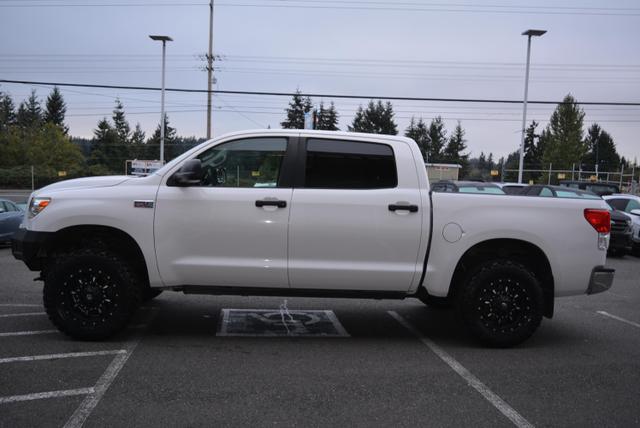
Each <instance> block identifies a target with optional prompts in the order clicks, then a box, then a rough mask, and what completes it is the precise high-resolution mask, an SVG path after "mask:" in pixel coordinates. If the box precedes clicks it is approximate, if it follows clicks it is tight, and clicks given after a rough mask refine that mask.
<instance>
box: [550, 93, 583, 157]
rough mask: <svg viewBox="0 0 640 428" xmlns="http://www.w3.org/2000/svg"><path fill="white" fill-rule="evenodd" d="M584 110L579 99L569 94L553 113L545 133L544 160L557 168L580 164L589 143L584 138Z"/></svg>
mask: <svg viewBox="0 0 640 428" xmlns="http://www.w3.org/2000/svg"><path fill="white" fill-rule="evenodd" d="M583 121H584V111H583V110H582V109H581V108H580V106H579V105H578V103H577V101H576V100H575V99H574V98H573V97H572V96H571V94H569V95H567V96H566V97H565V98H564V100H563V101H562V104H559V105H558V107H556V109H555V111H554V112H553V114H552V115H551V120H550V122H549V125H547V129H546V131H547V134H546V135H545V142H544V153H543V155H542V160H543V162H544V164H545V165H548V164H549V163H551V164H552V166H553V168H555V169H570V168H571V166H572V164H573V163H576V164H579V163H580V162H581V161H582V160H583V159H584V157H585V155H586V154H587V145H586V143H585V141H584V140H583V139H582V134H583V131H582V124H583Z"/></svg>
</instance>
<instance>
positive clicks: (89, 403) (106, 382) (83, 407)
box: [64, 310, 157, 428]
mask: <svg viewBox="0 0 640 428" xmlns="http://www.w3.org/2000/svg"><path fill="white" fill-rule="evenodd" d="M156 314H157V310H152V312H151V315H150V316H149V317H148V319H147V321H146V323H145V325H149V324H151V322H152V321H153V318H154V317H155V315H156ZM140 339H141V336H138V337H137V338H136V339H135V340H134V341H133V342H131V344H130V345H129V346H128V347H127V349H126V351H125V352H124V353H122V354H118V355H116V357H115V358H114V359H113V361H112V362H111V364H109V367H107V369H106V370H105V371H104V373H103V374H102V376H100V379H98V382H97V383H96V384H95V386H94V391H93V392H91V393H90V394H89V395H87V396H86V397H85V399H84V400H82V403H80V406H78V408H77V409H76V411H75V412H73V415H71V417H70V418H69V420H68V421H67V423H66V424H65V425H64V427H65V428H79V427H82V425H84V423H85V422H86V420H87V418H88V417H89V415H91V412H93V409H95V408H96V406H97V405H98V403H99V402H100V400H101V399H102V397H103V396H104V394H105V393H106V392H107V389H109V387H110V386H111V383H112V382H113V381H114V379H115V378H116V376H118V373H120V370H122V367H124V365H125V364H126V362H127V360H128V359H129V357H130V356H131V355H132V354H133V351H135V349H136V347H137V346H138V344H139V343H140Z"/></svg>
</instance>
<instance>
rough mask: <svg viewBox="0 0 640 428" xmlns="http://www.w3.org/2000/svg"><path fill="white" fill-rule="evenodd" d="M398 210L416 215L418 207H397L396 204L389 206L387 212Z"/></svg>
mask: <svg viewBox="0 0 640 428" xmlns="http://www.w3.org/2000/svg"><path fill="white" fill-rule="evenodd" d="M399 210H405V211H409V212H410V213H417V212H418V206H417V205H397V204H390V205H389V211H399Z"/></svg>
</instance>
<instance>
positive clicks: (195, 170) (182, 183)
mask: <svg viewBox="0 0 640 428" xmlns="http://www.w3.org/2000/svg"><path fill="white" fill-rule="evenodd" d="M203 175H204V174H203V173H202V162H200V159H189V160H188V161H186V162H185V163H184V164H183V165H182V168H180V169H179V170H178V171H177V172H176V173H175V174H173V175H172V176H171V178H170V179H169V181H168V182H167V185H169V186H179V187H186V186H197V185H198V184H200V183H202V178H203Z"/></svg>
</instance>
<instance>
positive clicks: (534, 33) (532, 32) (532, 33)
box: [518, 30, 547, 183]
mask: <svg viewBox="0 0 640 428" xmlns="http://www.w3.org/2000/svg"><path fill="white" fill-rule="evenodd" d="M546 32H547V30H527V31H525V32H524V33H522V35H523V36H527V71H526V72H525V77H524V104H523V106H522V138H521V140H520V166H519V167H518V183H522V170H523V168H524V166H523V164H524V134H525V127H526V126H527V97H528V95H529V61H530V58H531V37H534V36H542V35H543V34H544V33H546Z"/></svg>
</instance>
